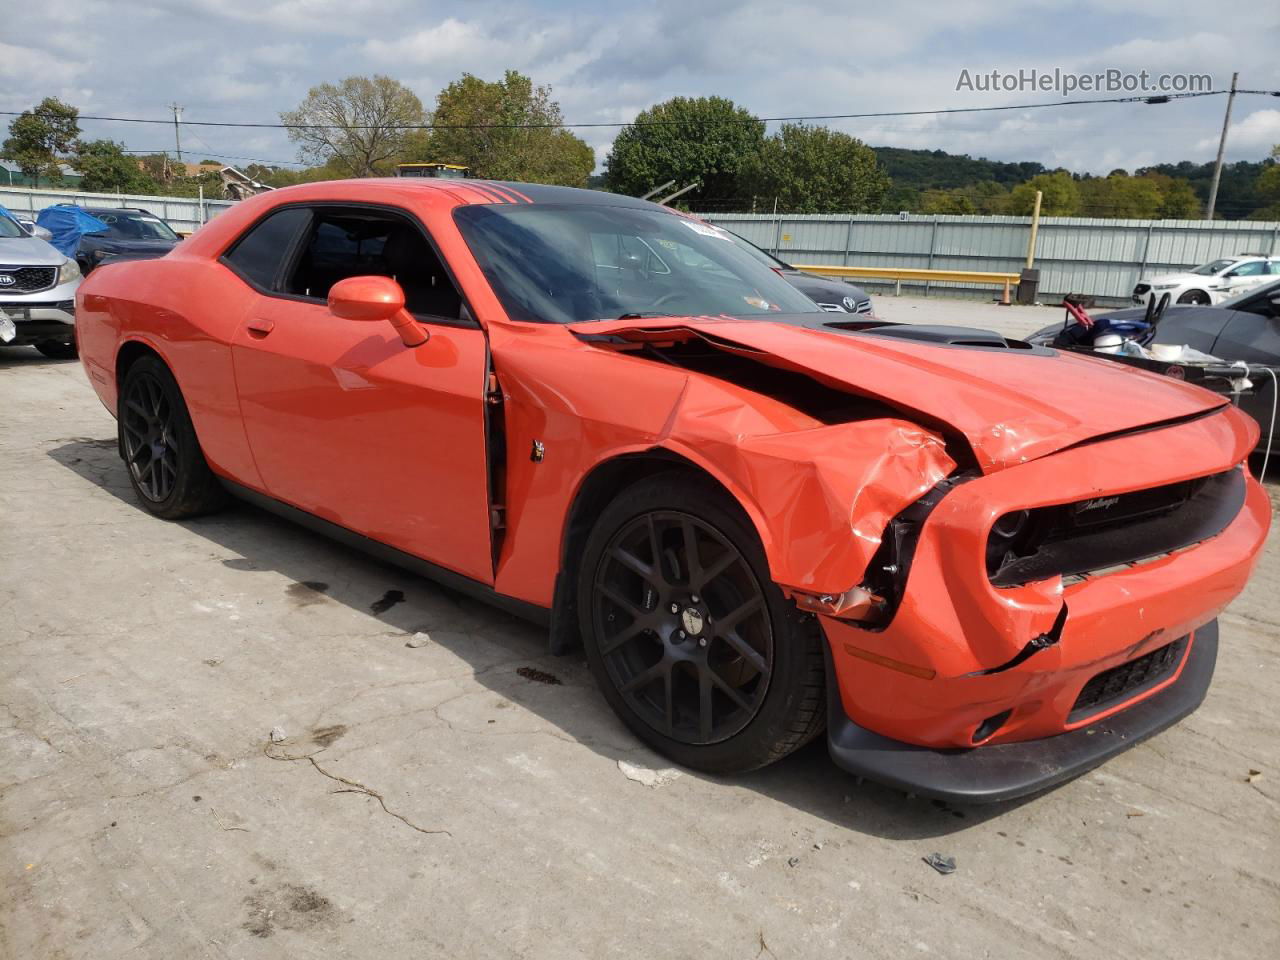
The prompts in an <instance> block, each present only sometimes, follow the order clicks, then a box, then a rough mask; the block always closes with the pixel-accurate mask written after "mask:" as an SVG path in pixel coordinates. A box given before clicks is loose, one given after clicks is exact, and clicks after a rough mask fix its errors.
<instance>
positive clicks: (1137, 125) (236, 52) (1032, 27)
mask: <svg viewBox="0 0 1280 960" xmlns="http://www.w3.org/2000/svg"><path fill="white" fill-rule="evenodd" d="M26 9H27V10H29V11H31V13H30V15H29V16H16V17H15V16H13V14H12V12H11V13H9V14H7V15H5V16H4V30H3V32H2V33H0V109H6V110H20V109H25V108H27V107H29V106H31V105H32V104H34V103H35V102H37V101H38V100H39V99H40V98H41V97H43V96H46V95H48V94H54V95H57V96H60V97H62V98H63V99H65V100H68V101H69V102H71V103H74V104H75V105H76V106H78V107H79V108H80V109H81V111H82V112H83V113H86V114H94V113H99V114H111V115H121V116H145V117H164V116H167V115H168V113H167V106H166V105H167V104H168V103H170V102H171V101H175V100H176V101H177V102H178V103H180V104H183V105H184V106H185V108H186V110H185V114H184V116H185V118H186V119H188V120H266V121H273V120H276V119H277V118H278V114H279V112H280V111H281V110H285V109H289V108H291V107H293V106H294V105H296V104H297V102H298V101H299V100H300V99H301V98H302V97H304V96H305V95H306V91H307V89H308V87H310V86H311V85H313V84H316V83H319V82H322V81H325V80H337V79H340V78H341V77H343V76H347V75H349V74H353V73H373V72H380V73H386V74H389V75H391V76H393V77H395V78H396V79H398V80H400V81H401V82H403V83H405V84H406V85H408V86H409V87H411V88H412V89H413V90H414V91H415V92H416V93H417V94H418V95H419V96H420V97H421V98H422V100H423V102H424V103H425V104H427V105H428V106H430V105H431V103H432V102H433V101H434V98H435V94H436V92H437V91H438V90H439V89H440V87H441V86H443V85H444V84H446V83H448V82H449V81H450V80H452V79H455V78H456V77H458V76H459V75H461V74H462V73H463V72H464V71H466V72H470V73H474V74H477V75H478V76H481V77H485V78H488V79H494V78H496V77H498V76H500V75H501V72H502V71H503V69H505V68H508V67H510V68H515V69H519V70H521V71H522V72H524V73H527V74H529V75H531V76H532V77H533V78H534V80H535V81H537V82H540V83H549V84H550V85H551V86H552V87H553V89H554V92H555V96H556V98H557V99H558V100H559V101H560V103H561V105H562V107H563V110H564V114H565V118H566V119H567V120H570V121H582V122H599V121H625V120H628V119H631V118H632V117H634V116H635V114H636V112H638V111H639V110H641V109H643V108H644V107H646V106H648V105H650V104H652V103H654V102H657V101H659V100H662V99H665V98H667V97H670V96H674V95H676V94H683V95H687V96H698V95H704V94H718V95H721V96H726V97H729V98H731V99H733V100H735V101H736V102H738V103H739V104H741V105H743V106H745V107H747V108H749V109H750V110H752V111H753V112H755V113H757V114H758V115H760V116H781V115H792V114H821V113H856V112H866V111H877V110H918V109H933V108H939V107H956V106H973V105H983V106H985V105H997V104H1001V103H1022V102H1028V101H1030V102H1035V101H1041V100H1054V99H1060V98H1059V97H1058V96H1057V95H1054V94H1045V93H1003V92H1002V93H980V92H968V91H957V90H956V82H957V79H958V77H959V75H960V72H961V70H963V69H967V70H969V71H971V73H975V74H976V73H978V72H982V71H990V70H992V69H998V70H1001V71H1006V72H1014V71H1017V70H1018V69H1020V68H1024V69H1032V68H1034V69H1038V70H1040V71H1052V70H1053V69H1054V68H1060V69H1062V70H1066V71H1075V72H1081V73H1085V72H1090V73H1091V72H1095V71H1103V70H1106V69H1108V68H1116V69H1121V70H1129V71H1134V72H1136V71H1138V70H1141V69H1146V70H1148V71H1151V72H1152V73H1153V74H1158V73H1176V72H1193V73H1207V74H1210V75H1212V76H1213V79H1214V86H1215V87H1226V86H1227V85H1228V84H1229V82H1230V79H1231V72H1232V70H1238V71H1240V74H1241V81H1240V82H1241V86H1244V87H1255V88H1268V89H1273V88H1277V87H1280V69H1277V67H1276V62H1277V60H1276V51H1277V50H1280V5H1277V4H1255V5H1252V6H1250V7H1249V8H1248V10H1247V12H1245V11H1244V10H1241V11H1239V15H1230V14H1229V13H1228V11H1227V10H1226V9H1225V8H1213V7H1211V6H1207V5H1205V4H1204V3H1203V2H1202V0H1201V2H1196V3H1190V2H1183V0H1164V2H1159V3H1157V2H1150V0H1108V2H1093V0H1085V2H1075V3H1061V2H1050V0H1030V2H1023V3H1021V4H1018V5H1011V4H1008V3H1000V2H995V0H952V2H947V3H941V2H936V0H935V2H924V0H897V2H894V3H874V4H871V3H862V2H856V3H855V2H847V0H846V2H827V0H797V2H791V3H779V2H776V0H773V2H766V3H761V2H742V0H697V2H688V0H684V2H677V0H648V2H646V3H642V4H632V5H625V4H624V5H611V4H605V3H601V2H599V0H595V2H590V3H587V2H576V0H540V2H535V0H526V2H518V0H517V2H489V0H471V2H467V3H460V2H457V0H454V2H450V3H436V2H422V0H293V2H270V0H152V2H121V0H42V2H41V3H40V4H39V5H38V9H39V12H38V14H37V13H36V12H35V7H32V6H28V7H26ZM1076 96H1077V97H1080V96H1085V95H1084V94H1077V95H1076ZM1223 107H1224V103H1223V99H1222V98H1205V99H1203V100H1200V101H1193V102H1184V103H1176V104H1170V105H1167V106H1161V107H1152V106H1145V105H1123V106H1097V107H1085V106H1081V107H1073V108H1069V109H1060V110H1052V111H1050V110H1045V111H1021V112H1012V113H1007V114H988V115H980V114H979V115H959V116H951V117H927V118H922V117H916V118H892V119H880V120H862V121H844V122H834V123H832V124H831V125H832V126H835V127H837V128H839V129H842V130H845V131H846V132H848V133H851V134H853V135H855V136H858V137H860V138H861V139H863V140H865V141H866V142H868V143H870V144H872V145H876V146H879V145H892V146H903V147H919V148H928V149H942V150H947V151H950V152H954V153H969V154H971V155H973V156H986V157H990V158H992V159H1000V160H1038V161H1040V162H1042V163H1045V164H1047V165H1050V166H1057V165H1062V166H1066V167H1068V168H1069V169H1073V170H1081V171H1086V170H1087V171H1092V172H1102V173H1105V172H1106V171H1108V170H1111V169H1112V168H1114V167H1127V168H1132V167H1135V166H1141V165H1144V164H1149V163H1153V162H1160V161H1165V160H1170V161H1172V160H1182V159H1188V160H1197V161H1203V160H1210V159H1212V158H1213V155H1214V153H1215V151H1216V149H1217V137H1218V130H1219V127H1220V124H1221V121H1222V110H1223ZM84 126H85V128H86V130H87V132H88V134H89V135H91V136H110V137H112V138H113V139H117V140H124V141H125V142H126V144H127V146H129V147H130V148H134V149H154V148H166V147H170V146H171V145H172V129H171V128H166V127H140V126H125V125H120V124H105V123H86V124H85V125H84ZM579 132H580V134H581V135H582V136H584V137H585V138H586V139H587V140H588V141H589V142H590V143H591V144H592V146H593V147H594V148H595V149H596V151H597V156H598V157H600V158H601V159H603V157H604V155H605V153H606V152H607V150H608V146H609V142H610V140H611V139H612V136H613V132H612V131H610V130H600V129H596V130H585V131H579ZM1276 143H1280V99H1276V98H1259V97H1245V98H1239V99H1237V101H1236V108H1235V111H1234V116H1233V124H1232V132H1231V136H1230V140H1229V147H1228V158H1229V159H1232V160H1235V159H1251V160H1256V159H1260V158H1262V157H1263V156H1265V155H1267V153H1268V152H1269V150H1270V148H1271V146H1272V145H1273V144H1276ZM183 145H184V148H185V149H186V151H187V152H189V153H190V154H191V155H192V156H193V157H194V155H196V154H199V155H201V156H204V155H206V154H208V155H210V156H212V155H214V154H222V155H227V156H243V157H254V158H261V159H265V160H273V161H284V160H296V154H295V152H294V149H293V148H292V146H291V145H290V144H289V142H288V140H287V139H286V137H285V135H284V134H283V132H281V131H261V130H232V129H200V128H186V129H185V130H184V137H183ZM196 159H198V157H196Z"/></svg>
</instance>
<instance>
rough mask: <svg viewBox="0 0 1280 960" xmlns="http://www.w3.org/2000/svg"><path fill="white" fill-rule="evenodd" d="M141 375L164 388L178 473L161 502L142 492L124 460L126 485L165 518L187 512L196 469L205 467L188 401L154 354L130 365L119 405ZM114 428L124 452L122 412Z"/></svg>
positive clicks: (122, 387) (145, 503) (197, 477)
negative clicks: (127, 478)
mask: <svg viewBox="0 0 1280 960" xmlns="http://www.w3.org/2000/svg"><path fill="white" fill-rule="evenodd" d="M143 376H150V377H152V378H153V379H154V380H156V382H157V383H159V384H160V389H161V390H163V391H164V394H165V398H166V399H167V400H168V402H169V409H170V410H172V411H173V430H174V433H175V434H176V435H177V439H178V443H179V447H178V456H177V458H176V459H177V467H178V476H177V479H176V481H175V482H174V484H173V489H172V490H170V491H169V495H168V496H167V497H165V499H163V500H161V501H155V500H152V499H151V498H150V497H148V496H147V495H146V494H145V493H143V492H142V490H141V488H140V487H139V484H138V481H137V479H136V478H135V477H134V475H133V468H132V467H131V466H130V465H129V464H128V462H127V461H126V463H125V470H126V472H127V473H128V474H129V484H130V486H132V487H133V492H134V493H135V494H136V495H137V497H138V499H139V500H140V501H141V502H142V505H143V506H145V507H146V508H147V509H148V510H149V511H150V512H151V513H154V514H155V515H156V516H158V517H164V518H166V519H170V518H176V517H180V516H187V515H189V513H190V510H189V509H188V508H187V504H188V503H189V501H190V500H191V499H192V495H193V493H195V492H196V486H197V484H198V482H199V476H198V472H199V471H200V469H201V468H203V469H204V470H207V469H208V467H207V466H206V465H205V462H204V454H203V453H202V452H201V450H200V441H199V440H198V439H197V438H196V431H195V426H194V425H193V424H192V423H191V415H190V414H189V413H188V412H187V404H186V401H185V400H184V399H183V396H182V390H181V389H180V388H179V387H178V381H177V380H175V379H174V376H173V373H172V372H171V371H170V370H169V368H168V367H167V366H166V365H165V364H164V362H163V361H161V360H160V359H158V358H156V357H152V356H146V357H141V358H139V359H138V360H137V361H135V362H134V363H133V365H132V366H130V367H129V370H128V372H127V373H126V374H125V378H124V383H123V384H122V386H121V390H120V403H121V405H123V403H124V398H125V397H127V396H129V393H130V388H131V386H132V384H133V383H134V382H135V381H136V380H137V379H138V378H140V377H143ZM117 431H118V434H119V438H120V452H121V454H122V455H125V450H126V449H127V447H126V445H125V440H124V413H123V411H121V412H120V415H119V417H118V419H117Z"/></svg>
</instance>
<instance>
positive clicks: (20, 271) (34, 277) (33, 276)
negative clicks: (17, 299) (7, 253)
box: [0, 267, 58, 294]
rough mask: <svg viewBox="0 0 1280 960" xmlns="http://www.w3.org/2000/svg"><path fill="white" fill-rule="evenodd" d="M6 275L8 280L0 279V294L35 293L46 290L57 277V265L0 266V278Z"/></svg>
mask: <svg viewBox="0 0 1280 960" xmlns="http://www.w3.org/2000/svg"><path fill="white" fill-rule="evenodd" d="M3 277H8V278H10V279H9V282H3V281H0V294H3V293H35V292H37V291H39V290H48V289H49V288H50V287H52V286H53V283H54V281H55V280H56V279H57V278H58V268H57V267H0V278H3Z"/></svg>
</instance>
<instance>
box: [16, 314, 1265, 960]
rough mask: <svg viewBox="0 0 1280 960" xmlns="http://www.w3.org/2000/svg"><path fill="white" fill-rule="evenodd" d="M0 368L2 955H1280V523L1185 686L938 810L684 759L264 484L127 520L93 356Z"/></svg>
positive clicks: (507, 620) (63, 959) (798, 769)
mask: <svg viewBox="0 0 1280 960" xmlns="http://www.w3.org/2000/svg"><path fill="white" fill-rule="evenodd" d="M877 308H878V309H880V310H882V312H883V314H884V315H886V316H889V317H890V318H892V319H918V318H919V317H920V315H921V314H922V313H929V314H930V315H931V319H933V320H935V321H937V320H938V319H942V320H943V321H945V320H946V319H947V318H948V316H949V315H950V314H949V313H948V311H951V314H954V317H953V322H957V323H965V324H978V325H985V326H996V327H999V328H1001V329H1003V330H1010V331H1013V332H1022V333H1025V332H1027V331H1029V330H1031V329H1034V328H1036V327H1038V326H1040V325H1043V324H1044V323H1047V322H1051V321H1052V320H1053V319H1055V318H1057V317H1058V316H1059V311H1056V310H1055V311H1047V310H1046V311H1040V310H1031V309H1026V308H1021V309H1020V308H1010V309H1008V310H1005V311H1003V312H1002V311H999V310H995V309H994V308H991V307H988V306H986V305H981V304H971V303H958V304H948V303H946V302H939V301H928V302H925V301H920V300H914V299H912V298H905V297H904V298H902V299H901V301H894V300H893V299H892V298H887V297H881V298H877ZM897 314H902V315H901V316H898V315H897ZM937 314H942V315H943V316H942V317H941V318H939V317H938V316H937ZM988 314H991V315H992V316H990V317H988V316H987V315H988ZM984 318H985V319H984ZM0 396H2V397H3V398H4V403H3V420H2V421H0V545H3V550H2V551H0V957H5V958H8V957H13V958H22V960H30V958H59V960H71V958H81V957H83V958H89V957H93V958H95V960H100V958H109V957H123V956H130V957H138V958H152V957H154V958H164V960H172V958H173V957H176V956H190V957H210V958H275V957H290V958H311V957H370V958H378V960H384V958H385V960H392V958H400V957H405V958H408V957H413V958H419V957H424V956H450V957H470V956H477V957H479V956H483V957H495V958H500V957H512V958H515V957H523V958H557V960H562V958H575V957H582V958H602V957H615V956H616V957H626V958H634V957H637V956H639V957H646V958H650V957H673V958H674V957H695V956H697V957H722V956H723V957H748V958H749V957H756V956H766V957H768V956H772V957H776V958H778V960H788V958H795V957H825V956H854V955H856V956H859V957H871V958H876V957H898V956H903V955H916V954H933V955H937V956H943V957H962V958H973V957H980V956H996V957H1002V958H1007V957H1063V958H1074V957H1080V958H1086V957H1087V958H1089V960H1093V958H1094V957H1096V956H1098V955H1099V952H1100V951H1105V952H1106V954H1108V955H1111V954H1115V955H1124V956H1132V957H1167V956H1194V957H1208V956H1213V957H1220V958H1227V957H1241V958H1245V957H1248V958H1253V957H1258V956H1277V955H1280V875H1278V874H1277V872H1276V869H1275V864H1276V863H1277V862H1280V736H1277V734H1278V733H1280V730H1278V729H1277V728H1278V727H1280V723H1278V718H1280V696H1277V687H1278V686H1280V679H1278V677H1280V648H1278V643H1277V641H1278V640H1280V590H1278V589H1277V587H1278V586H1280V555H1278V554H1277V551H1276V549H1275V546H1274V538H1273V543H1272V544H1271V545H1269V546H1268V550H1267V553H1266V556H1265V558H1264V560H1263V563H1262V566H1261V568H1260V570H1259V572H1258V574H1257V575H1256V576H1255V579H1254V580H1253V582H1252V583H1251V584H1250V586H1249V588H1248V590H1247V591H1246V593H1245V594H1244V595H1243V596H1242V597H1241V598H1240V599H1239V600H1237V601H1236V602H1235V604H1233V605H1232V607H1231V609H1230V610H1229V611H1228V612H1227V614H1226V615H1225V616H1224V617H1223V619H1222V652H1221V656H1220V659H1219V665H1218V673H1217V677H1216V679H1215V681H1214V686H1213V688H1212V690H1211V692H1210V694H1209V698H1208V700H1207V701H1206V703H1205V704H1204V706H1203V707H1202V708H1201V709H1200V710H1199V712H1197V713H1196V714H1194V715H1193V716H1192V717H1191V718H1189V719H1188V720H1186V721H1184V722H1183V723H1181V724H1179V725H1178V726H1177V727H1175V728H1173V729H1172V730H1170V731H1168V732H1166V733H1164V734H1162V735H1160V736H1159V737H1157V738H1155V739H1154V740H1152V741H1150V742H1148V743H1147V744H1143V745H1141V746H1139V747H1137V748H1135V749H1134V750H1131V751H1129V752H1128V753H1126V754H1124V755H1122V756H1120V757H1118V758H1116V759H1114V760H1112V761H1111V762H1110V763H1108V764H1106V765H1105V766H1103V767H1102V768H1100V769H1098V770H1096V771H1094V772H1092V773H1090V774H1088V775H1086V776H1084V777H1082V778H1080V779H1079V780H1076V781H1074V782H1072V783H1069V784H1067V785H1065V786H1063V787H1061V788H1059V789H1057V790H1055V791H1053V792H1051V793H1049V794H1047V795H1045V796H1042V797H1038V798H1035V799H1032V800H1030V801H1025V802H1021V803H1014V804H1004V805H1000V806H996V807H978V808H958V809H956V808H950V807H947V806H945V805H941V804H933V803H930V802H927V801H923V800H916V799H907V798H905V797H903V796H902V795H901V794H899V793H895V792H894V791H891V790H888V789H884V788H881V787H878V786H875V785H873V784H858V783H856V782H855V781H854V780H853V779H852V778H850V777H848V776H846V775H844V774H842V773H840V772H839V771H837V770H836V769H835V768H834V767H833V766H832V765H831V764H830V763H829V761H828V760H827V757H826V755H825V750H824V748H823V746H822V744H821V743H818V744H814V745H812V746H811V747H809V748H807V749H805V750H804V751H801V753H799V754H797V755H796V756H794V757H792V758H789V759H788V760H786V761H784V762H782V763H780V764H777V765H775V766H773V767H771V768H768V769H767V770H764V771H761V772H759V773H756V774H752V775H750V776H745V777H738V778H732V779H720V778H712V777H707V776H704V775H701V774H697V773H693V772H690V771H676V770H671V769H669V767H670V765H669V764H667V763H666V762H665V761H663V760H662V759H661V758H660V757H657V756H655V755H654V754H652V753H651V752H649V751H648V750H646V749H645V748H643V747H641V746H640V745H639V744H638V743H637V742H636V741H635V740H634V739H633V738H632V737H631V736H630V735H629V734H628V733H627V732H626V731H625V730H624V729H623V728H622V726H621V724H620V723H619V722H618V721H617V720H615V719H614V717H613V715H612V714H611V713H610V711H609V710H608V708H607V707H606V705H605V704H604V702H603V700H602V698H601V697H600V696H599V695H598V694H597V693H596V692H595V689H594V687H593V684H592V681H591V678H590V675H589V673H588V671H587V670H586V667H585V664H584V663H583V662H582V661H581V659H580V658H578V657H566V658H555V657H551V656H549V655H548V654H547V651H546V640H545V636H544V634H543V633H542V632H541V631H540V630H539V629H537V628H534V627H532V626H529V625H526V624H524V623H522V622H520V621H518V620H515V619H512V618H511V617H509V616H507V615H505V614H503V613H500V612H497V611H494V610H491V609H489V608H487V607H485V606H483V605H481V604H479V603H477V602H475V601H472V600H469V599H465V598H462V597H459V596H457V595H455V594H451V593H449V592H447V591H445V590H443V589H441V588H439V587H436V586H434V585H433V584H431V583H430V582H427V581H424V580H421V579H418V578H416V577H414V576H412V575H410V574H407V573H405V572H403V571H400V570H398V569H395V568H392V567H388V566H385V565H383V564H381V563H378V562H376V561H372V560H370V559H368V558H366V557H364V556H363V555H361V554H358V553H355V552H353V551H351V550H349V549H347V548H344V547H341V546H338V545H335V544H332V543H330V542H329V541H327V540H324V539H323V538H320V537H318V536H316V535H314V534H311V533H309V532H307V531H304V530H302V529H299V528H297V527H294V526H291V525H290V524H288V523H286V522H284V521H281V520H278V519H275V518H273V517H271V516H269V515H267V514H264V513H262V512H260V511H257V510H255V509H252V508H249V507H245V506H235V507H232V508H231V509H229V510H227V511H226V512H224V513H221V514H219V515H217V516H213V517H208V518H202V519H199V520H195V521H190V522H184V523H178V524H172V523H165V522H163V521H160V520H156V519H153V518H151V517H150V516H149V515H147V514H145V513H144V512H143V511H142V510H141V508H139V507H138V506H137V505H136V504H135V503H134V501H133V497H132V493H131V491H130V490H129V487H128V483H127V481H126V478H125V473H124V469H123V467H122V465H121V464H120V461H119V460H118V459H117V457H116V454H115V443H114V436H115V427H114V421H112V420H111V418H110V417H109V416H108V414H107V413H106V412H105V411H104V410H103V409H102V408H101V406H100V404H99V403H98V401H97V398H96V397H95V396H94V395H93V393H92V391H91V390H90V388H89V386H88V385H87V383H86V381H85V378H84V374H83V373H82V371H81V369H80V367H79V365H78V364H75V363H60V362H55V361H48V360H45V359H44V358H42V357H40V356H39V355H38V354H37V353H36V352H35V351H34V350H30V349H13V348H3V349H0ZM1277 490H1280V488H1278V487H1273V488H1272V492H1273V496H1274V495H1275V493H1276V492H1277ZM391 591H401V592H402V593H403V600H402V601H400V602H395V601H394V600H391V601H390V602H389V604H388V603H387V602H385V601H388V599H389V598H390V597H391V596H393V594H390V593H389V592H391ZM380 601H384V602H382V603H380ZM375 606H376V607H377V608H378V609H381V612H380V613H379V612H375ZM384 607H385V609H384ZM416 633H426V634H428V635H429V637H430V640H429V641H428V642H426V643H425V644H424V645H422V646H412V647H411V646H407V645H406V644H407V643H408V642H409V641H410V640H411V639H413V638H414V634H416ZM415 642H416V641H415ZM521 668H532V671H541V672H542V673H545V674H551V675H553V676H554V677H555V678H557V679H558V680H559V681H560V683H559V684H553V683H548V682H539V678H541V679H543V680H544V681H545V679H546V678H545V677H541V675H540V674H538V673H535V672H532V671H531V670H525V671H524V675H521V674H520V673H517V671H518V670H520V669H521ZM274 727H279V728H281V730H282V731H283V733H284V739H283V740H282V741H281V742H278V743H276V742H272V741H271V737H270V732H271V730H272V729H273V728H274ZM1250 771H1260V775H1259V776H1253V777H1252V778H1251V776H1250ZM934 851H938V852H940V853H942V854H944V855H946V856H953V857H955V858H956V861H957V864H958V868H957V871H956V872H955V873H954V874H952V875H950V876H941V875H939V874H937V873H935V872H934V871H933V870H932V869H930V868H929V867H928V866H927V865H926V864H925V863H924V862H922V858H923V857H925V856H927V855H928V854H930V853H932V852H934Z"/></svg>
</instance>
